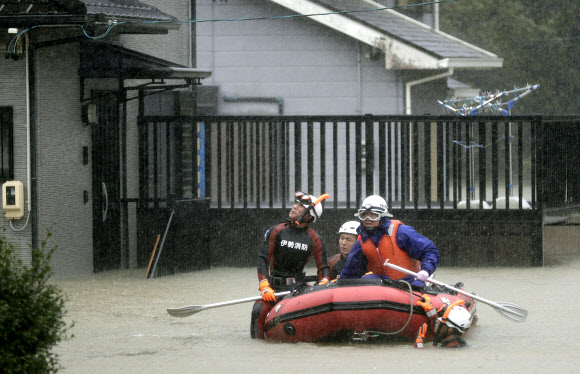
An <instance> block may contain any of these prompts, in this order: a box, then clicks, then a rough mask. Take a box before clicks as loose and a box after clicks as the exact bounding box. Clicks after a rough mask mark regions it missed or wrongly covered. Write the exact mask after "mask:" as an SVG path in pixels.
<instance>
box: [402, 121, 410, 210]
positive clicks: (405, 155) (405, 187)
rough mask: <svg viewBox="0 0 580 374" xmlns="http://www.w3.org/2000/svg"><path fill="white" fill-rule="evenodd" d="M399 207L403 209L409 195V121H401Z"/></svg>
mask: <svg viewBox="0 0 580 374" xmlns="http://www.w3.org/2000/svg"><path fill="white" fill-rule="evenodd" d="M401 157H402V160H401V161H402V162H401V164H402V165H401V170H400V173H401V181H402V184H401V209H405V206H406V202H407V197H408V196H409V195H408V193H407V191H409V177H408V171H409V122H406V121H401Z"/></svg>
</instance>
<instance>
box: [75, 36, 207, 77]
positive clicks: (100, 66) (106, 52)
mask: <svg viewBox="0 0 580 374" xmlns="http://www.w3.org/2000/svg"><path fill="white" fill-rule="evenodd" d="M79 76H80V77H81V78H123V79H185V80H187V81H194V83H199V81H200V80H201V79H204V78H208V77H209V76H211V72H210V71H208V70H201V69H196V68H188V67H185V66H183V65H179V64H175V63H173V62H171V61H167V60H163V59H160V58H157V57H153V56H150V55H147V54H144V53H140V52H137V51H133V50H131V49H128V48H124V47H120V46H118V45H113V44H109V43H100V42H92V41H86V42H82V43H81V55H80V66H79Z"/></svg>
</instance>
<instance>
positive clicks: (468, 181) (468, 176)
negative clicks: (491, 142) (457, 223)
mask: <svg viewBox="0 0 580 374" xmlns="http://www.w3.org/2000/svg"><path fill="white" fill-rule="evenodd" d="M464 130H465V201H466V204H467V209H471V194H472V191H473V180H472V175H473V174H472V173H473V170H471V169H472V168H471V150H472V148H471V146H472V144H471V142H472V139H471V122H469V121H467V122H465V129H464Z"/></svg>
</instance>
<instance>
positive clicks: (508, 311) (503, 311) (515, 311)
mask: <svg viewBox="0 0 580 374" xmlns="http://www.w3.org/2000/svg"><path fill="white" fill-rule="evenodd" d="M383 265H384V266H388V267H390V268H391V269H395V270H398V271H400V272H403V273H405V274H409V275H412V276H414V277H417V273H414V272H412V271H410V270H407V269H405V268H402V267H400V266H397V265H393V264H390V263H389V260H388V259H387V261H385V263H384V264H383ZM428 281H429V282H430V283H433V284H437V285H439V286H443V287H445V288H447V289H449V290H452V291H455V292H458V293H460V294H463V295H465V296H469V297H471V298H472V299H474V300H477V301H481V302H482V303H484V304H487V305H489V306H492V307H493V308H494V309H495V311H496V312H498V313H499V314H500V315H502V316H504V317H505V318H507V319H509V320H512V321H515V322H524V321H525V320H526V317H527V316H528V311H527V310H525V309H524V308H522V307H521V306H517V305H515V304H511V303H494V302H493V301H489V300H486V299H484V298H483V297H479V296H477V295H474V294H472V293H469V292H465V291H462V290H460V289H458V288H455V287H451V286H449V285H447V284H445V283H442V282H439V281H436V280H435V279H429V280H428Z"/></svg>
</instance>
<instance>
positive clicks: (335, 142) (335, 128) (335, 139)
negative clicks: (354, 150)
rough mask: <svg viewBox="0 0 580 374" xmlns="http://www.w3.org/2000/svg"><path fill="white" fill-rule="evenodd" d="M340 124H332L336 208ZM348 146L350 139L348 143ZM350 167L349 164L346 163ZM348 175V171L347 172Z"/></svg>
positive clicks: (336, 200)
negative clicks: (338, 132)
mask: <svg viewBox="0 0 580 374" xmlns="http://www.w3.org/2000/svg"><path fill="white" fill-rule="evenodd" d="M337 131H338V124H337V123H336V121H333V122H332V176H333V180H332V185H333V187H334V191H333V192H334V194H333V196H332V199H333V200H334V208H338V135H337V133H336V132H337ZM346 143H347V144H348V139H347V142H346ZM346 164H347V165H348V162H346ZM347 175H348V170H347Z"/></svg>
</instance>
